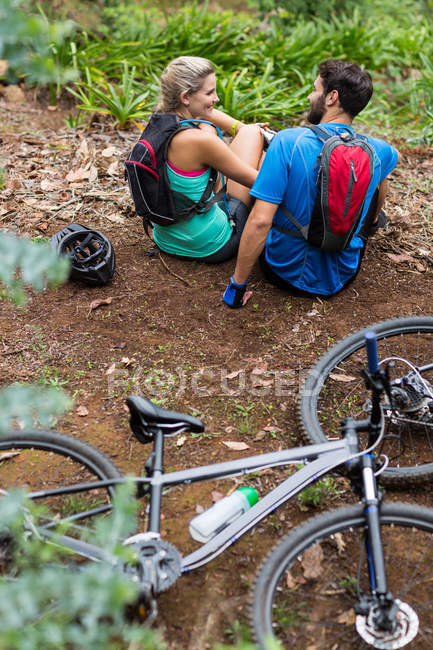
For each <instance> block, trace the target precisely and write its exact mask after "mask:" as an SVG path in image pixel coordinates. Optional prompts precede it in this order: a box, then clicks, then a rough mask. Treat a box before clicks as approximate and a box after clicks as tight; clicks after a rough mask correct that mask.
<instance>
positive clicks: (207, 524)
mask: <svg viewBox="0 0 433 650" xmlns="http://www.w3.org/2000/svg"><path fill="white" fill-rule="evenodd" d="M258 500H259V494H258V492H257V490H255V489H254V488H252V487H243V488H239V489H238V490H235V491H234V492H232V494H230V496H228V497H223V498H222V499H220V500H219V501H217V502H216V503H214V505H213V506H211V507H210V508H208V509H207V510H205V511H204V512H202V513H201V514H199V515H197V517H194V519H191V521H190V524H189V532H190V534H191V537H192V538H193V539H195V540H196V541H197V542H203V543H205V542H208V541H209V540H210V539H212V537H214V536H215V535H217V533H219V532H221V531H222V530H223V529H224V528H225V527H226V526H228V525H229V524H231V523H232V521H234V520H235V519H237V518H238V517H240V516H241V515H242V514H243V513H244V512H246V511H247V510H249V509H250V508H251V507H252V506H253V505H254V504H255V503H257V501H258Z"/></svg>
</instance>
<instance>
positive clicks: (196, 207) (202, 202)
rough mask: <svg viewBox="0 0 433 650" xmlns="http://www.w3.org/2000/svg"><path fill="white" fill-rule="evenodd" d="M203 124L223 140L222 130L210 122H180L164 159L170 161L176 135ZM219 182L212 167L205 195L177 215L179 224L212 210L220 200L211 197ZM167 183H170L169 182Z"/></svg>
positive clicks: (216, 172)
mask: <svg viewBox="0 0 433 650" xmlns="http://www.w3.org/2000/svg"><path fill="white" fill-rule="evenodd" d="M201 123H205V124H210V125H211V126H213V127H215V129H216V130H217V131H218V135H219V137H220V138H221V139H222V137H223V136H222V133H221V131H220V129H219V128H218V127H217V126H216V124H213V123H212V122H209V121H208V120H193V119H191V120H180V121H179V128H178V129H177V130H176V131H175V132H174V133H172V134H171V136H170V137H169V138H168V140H167V143H166V145H165V154H164V158H165V160H166V161H167V160H168V158H167V153H168V147H169V145H170V142H171V140H172V138H173V137H174V136H175V135H177V134H178V133H179V131H183V130H186V129H189V128H198V124H201ZM217 180H218V171H217V170H216V169H214V168H213V167H211V171H210V174H209V180H208V182H207V185H206V187H205V189H204V191H203V194H202V195H201V197H200V198H199V200H198V201H196V202H195V203H193V204H192V205H191V206H190V207H189V208H187V209H185V210H182V211H180V212H178V213H177V223H181V222H183V221H187V220H188V219H190V218H191V217H192V216H193V214H194V213H195V212H201V213H204V212H207V211H208V210H210V208H211V207H212V205H213V204H214V203H215V202H216V201H217V200H218V199H215V197H212V198H211V199H210V196H211V194H212V192H213V190H214V187H215V185H216V183H217ZM222 180H223V186H224V177H223V179H222ZM167 183H168V181H167ZM168 185H169V183H168ZM169 186H170V185H169ZM219 198H220V197H219Z"/></svg>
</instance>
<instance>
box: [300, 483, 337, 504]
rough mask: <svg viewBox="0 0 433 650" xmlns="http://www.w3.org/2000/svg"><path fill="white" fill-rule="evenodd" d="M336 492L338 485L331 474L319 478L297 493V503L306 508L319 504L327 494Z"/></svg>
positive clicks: (330, 494) (333, 494)
mask: <svg viewBox="0 0 433 650" xmlns="http://www.w3.org/2000/svg"><path fill="white" fill-rule="evenodd" d="M337 494H338V486H337V483H336V482H335V479H334V478H332V476H327V477H325V478H323V479H320V480H319V481H317V482H316V483H314V484H312V485H309V486H308V487H307V488H306V489H305V490H303V491H302V492H301V493H300V494H299V495H298V503H299V505H300V506H301V507H304V508H308V507H314V508H317V506H320V505H321V504H322V503H323V501H324V500H325V499H326V498H327V497H329V496H335V495H337Z"/></svg>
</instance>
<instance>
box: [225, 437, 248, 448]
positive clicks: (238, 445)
mask: <svg viewBox="0 0 433 650" xmlns="http://www.w3.org/2000/svg"><path fill="white" fill-rule="evenodd" d="M223 445H225V446H226V447H228V448H229V449H233V451H243V450H244V449H249V448H250V447H249V445H247V444H246V443H245V442H237V441H236V440H228V441H223Z"/></svg>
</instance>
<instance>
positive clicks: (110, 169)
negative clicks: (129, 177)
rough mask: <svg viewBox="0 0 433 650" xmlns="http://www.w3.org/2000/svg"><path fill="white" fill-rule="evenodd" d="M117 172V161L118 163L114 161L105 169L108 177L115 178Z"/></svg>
mask: <svg viewBox="0 0 433 650" xmlns="http://www.w3.org/2000/svg"><path fill="white" fill-rule="evenodd" d="M118 171H119V161H118V160H115V161H114V162H112V163H111V165H109V167H108V168H107V174H108V175H109V176H116V175H117V173H118Z"/></svg>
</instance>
